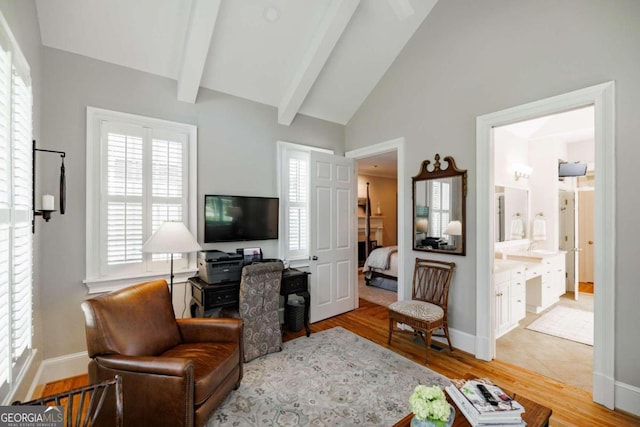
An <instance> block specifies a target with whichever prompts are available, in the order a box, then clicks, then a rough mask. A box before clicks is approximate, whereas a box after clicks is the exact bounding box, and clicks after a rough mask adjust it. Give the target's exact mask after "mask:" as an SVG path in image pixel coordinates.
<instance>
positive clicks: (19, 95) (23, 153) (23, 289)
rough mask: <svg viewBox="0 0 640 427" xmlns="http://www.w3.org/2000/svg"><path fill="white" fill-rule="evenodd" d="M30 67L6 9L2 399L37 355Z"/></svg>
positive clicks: (0, 238) (0, 56) (1, 69)
mask: <svg viewBox="0 0 640 427" xmlns="http://www.w3.org/2000/svg"><path fill="white" fill-rule="evenodd" d="M31 96H32V95H31V79H30V77H29V66H28V64H27V62H26V60H25V59H24V57H23V55H22V53H21V52H20V48H19V47H18V45H17V44H16V42H15V39H14V38H13V36H12V35H11V32H10V30H9V28H8V26H7V23H6V21H5V20H4V17H3V16H2V14H1V13H0V404H5V405H6V404H8V399H9V398H10V396H11V395H12V394H13V392H14V391H15V388H16V387H17V379H18V378H20V376H21V373H22V371H23V370H24V369H26V367H27V364H28V361H29V360H30V358H31V356H32V353H33V352H32V351H31V336H32V252H33V249H32V239H33V237H32V233H31V203H32V202H31V200H32V198H31V197H32V190H31V189H32V186H31V179H32V178H31V177H32V174H31V172H32V157H31V153H32V151H31V150H32V140H31V138H32V137H31V131H32V119H31V111H32V98H31Z"/></svg>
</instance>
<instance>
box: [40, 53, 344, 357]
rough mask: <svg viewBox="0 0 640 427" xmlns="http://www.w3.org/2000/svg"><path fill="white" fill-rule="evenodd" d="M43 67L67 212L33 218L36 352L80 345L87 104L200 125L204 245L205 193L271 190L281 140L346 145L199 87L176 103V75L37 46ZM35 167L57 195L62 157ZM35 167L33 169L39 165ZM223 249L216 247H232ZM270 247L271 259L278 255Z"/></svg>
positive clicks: (334, 128)
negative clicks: (39, 339)
mask: <svg viewBox="0 0 640 427" xmlns="http://www.w3.org/2000/svg"><path fill="white" fill-rule="evenodd" d="M43 66H44V69H45V70H46V76H45V79H44V82H43V83H44V88H43V89H44V92H43V95H44V96H43V99H42V102H43V103H42V111H43V118H42V134H43V138H42V139H43V142H42V144H41V145H43V146H45V145H46V146H47V147H48V148H51V149H57V150H65V151H66V152H67V159H66V162H65V163H66V171H67V213H66V214H65V215H64V216H62V215H56V216H55V218H53V219H52V220H51V222H50V223H48V224H44V223H42V224H38V230H37V233H38V235H39V236H40V237H41V250H42V253H43V255H44V256H42V257H41V258H40V259H38V260H37V263H36V265H37V269H39V270H40V271H41V275H42V277H43V283H42V285H41V289H40V298H41V299H42V301H46V304H42V307H41V315H42V319H43V333H44V336H46V337H47V339H46V340H44V342H43V346H42V350H43V358H45V359H48V358H52V357H56V356H61V355H64V354H69V353H74V352H78V351H82V350H84V349H86V344H85V336H84V318H83V315H82V312H81V310H80V303H81V302H82V301H83V300H84V299H85V298H87V288H86V287H85V285H84V284H83V283H82V280H83V279H84V277H85V199H86V197H85V159H86V148H85V146H86V107H87V106H93V107H98V108H105V109H109V110H116V111H122V112H127V113H132V114H139V115H143V116H148V117H156V118H161V119H166V120H172V121H178V122H183V123H191V124H194V125H197V126H198V221H199V227H198V228H199V232H198V240H199V241H200V242H202V212H203V209H204V208H203V202H202V200H203V194H205V193H222V194H225V193H231V194H242V195H258V196H276V195H277V194H278V189H277V168H276V141H277V140H278V139H282V140H286V141H291V142H299V143H304V144H308V145H314V146H319V147H324V148H331V149H334V150H335V151H336V153H337V154H342V153H343V152H344V126H342V125H336V124H332V123H329V122H325V121H321V120H317V119H312V118H309V117H305V116H298V117H297V118H296V119H295V120H294V122H293V124H292V125H291V126H290V127H285V126H280V125H278V124H277V110H276V109H275V108H273V107H269V106H266V105H262V104H257V103H254V102H250V101H246V100H243V99H239V98H236V97H232V96H228V95H224V94H221V93H217V92H213V91H209V90H202V89H201V90H200V94H199V96H198V100H197V103H196V104H188V103H183V102H179V101H177V100H176V82H175V81H173V80H169V79H166V78H163V77H158V76H154V75H150V74H146V73H142V72H139V71H135V70H131V69H127V68H124V67H119V66H115V65H111V64H107V63H105V62H101V61H96V60H92V59H89V58H86V57H83V56H79V55H74V54H70V53H66V52H62V51H59V50H55V49H51V48H47V47H44V48H43ZM49 163H50V164H49V165H42V169H43V170H42V173H43V175H45V176H47V177H51V180H50V181H51V182H50V183H49V184H43V186H42V191H50V192H52V194H56V193H55V192H56V185H57V181H56V180H57V176H58V168H59V161H57V160H56V161H51V162H49ZM39 169H40V168H39ZM232 246H233V247H232V248H229V247H224V248H222V249H235V245H232ZM275 246H276V245H275V244H272V245H271V248H272V252H271V253H268V255H269V256H276V255H277V253H275V252H273V250H275V249H274V248H275Z"/></svg>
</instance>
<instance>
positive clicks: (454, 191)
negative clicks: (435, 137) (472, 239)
mask: <svg viewBox="0 0 640 427" xmlns="http://www.w3.org/2000/svg"><path fill="white" fill-rule="evenodd" d="M443 161H444V162H446V163H447V168H446V169H443V168H442V165H441V164H440V155H439V154H436V156H435V162H434V163H433V167H429V165H430V164H431V162H430V161H429V160H425V161H424V162H422V166H421V168H420V173H419V174H418V175H416V176H414V177H413V190H412V195H413V249H414V250H416V251H425V252H440V253H447V254H451V255H465V253H466V220H467V217H466V198H467V171H466V170H461V169H458V167H457V166H456V162H455V161H454V160H453V158H452V157H451V156H447V157H445V158H444V160H443Z"/></svg>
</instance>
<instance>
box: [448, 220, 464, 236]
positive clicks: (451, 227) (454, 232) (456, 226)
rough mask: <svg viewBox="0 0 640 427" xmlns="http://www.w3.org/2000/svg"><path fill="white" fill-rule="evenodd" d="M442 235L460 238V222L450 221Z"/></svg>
mask: <svg viewBox="0 0 640 427" xmlns="http://www.w3.org/2000/svg"><path fill="white" fill-rule="evenodd" d="M444 234H448V235H449V236H462V223H461V222H460V221H451V222H450V223H449V224H448V225H447V228H446V229H445V230H444Z"/></svg>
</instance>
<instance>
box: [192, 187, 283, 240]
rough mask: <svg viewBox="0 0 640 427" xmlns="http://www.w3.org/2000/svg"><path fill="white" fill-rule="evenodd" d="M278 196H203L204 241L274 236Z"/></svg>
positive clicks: (276, 234) (276, 233) (275, 235)
mask: <svg viewBox="0 0 640 427" xmlns="http://www.w3.org/2000/svg"><path fill="white" fill-rule="evenodd" d="M278 212H279V210H278V198H277V197H246V196H224V195H211V194H207V195H205V196H204V242H205V243H218V242H241V241H248V240H270V239H277V238H278Z"/></svg>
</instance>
